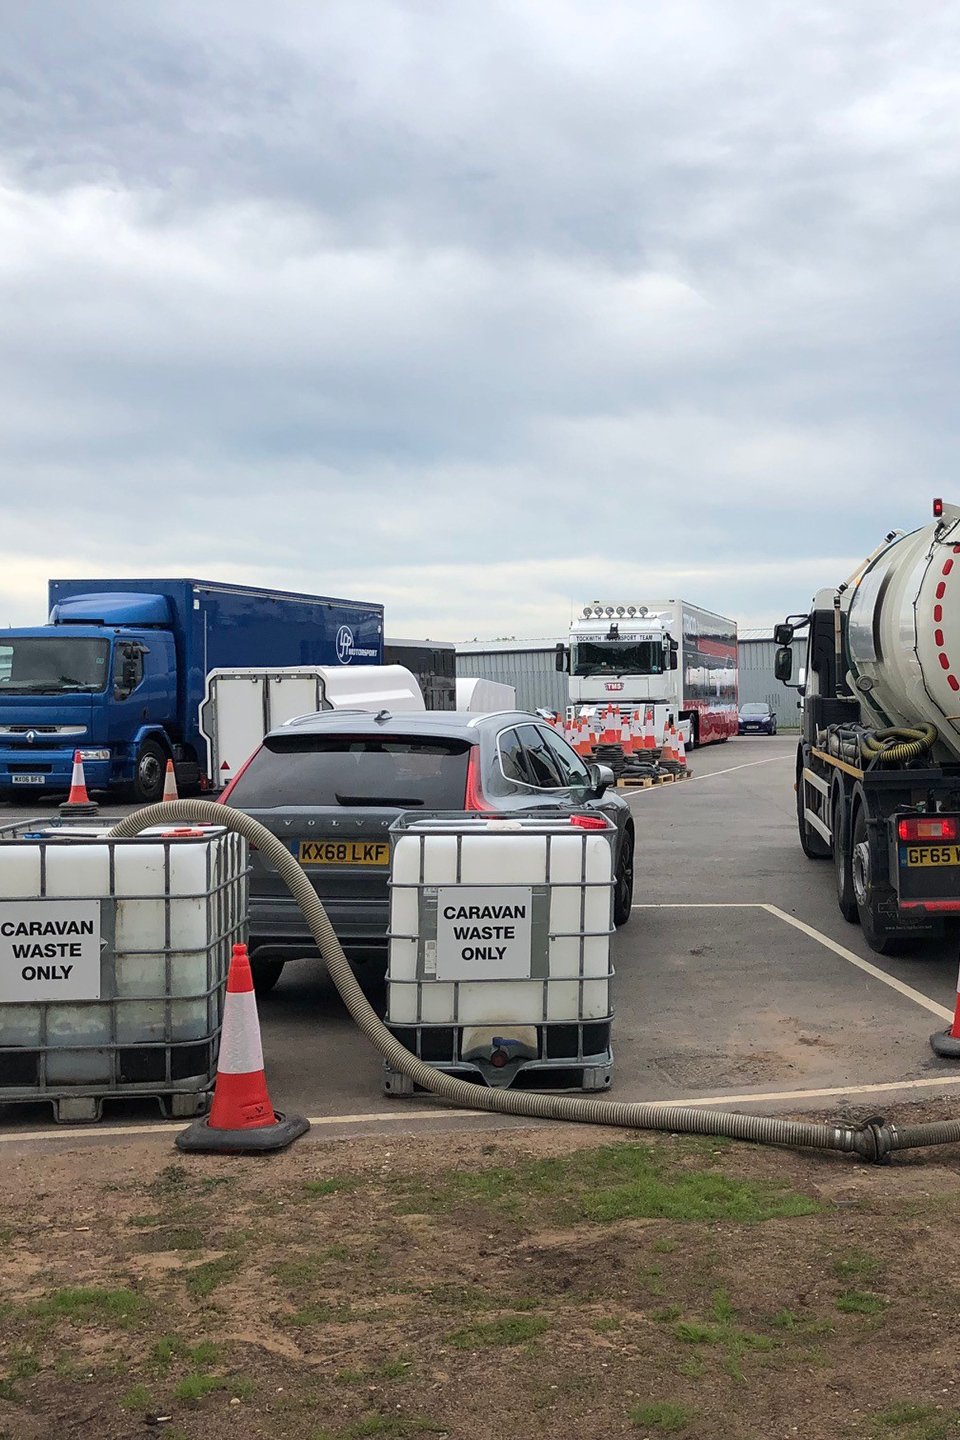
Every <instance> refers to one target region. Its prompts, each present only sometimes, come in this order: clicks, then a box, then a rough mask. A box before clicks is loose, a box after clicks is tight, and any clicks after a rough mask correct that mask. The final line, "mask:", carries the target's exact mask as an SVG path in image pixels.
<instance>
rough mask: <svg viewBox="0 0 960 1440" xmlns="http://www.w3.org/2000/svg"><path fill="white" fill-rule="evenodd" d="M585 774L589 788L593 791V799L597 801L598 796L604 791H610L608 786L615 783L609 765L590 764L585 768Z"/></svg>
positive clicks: (614, 777)
mask: <svg viewBox="0 0 960 1440" xmlns="http://www.w3.org/2000/svg"><path fill="white" fill-rule="evenodd" d="M587 772H588V774H589V776H590V788H591V790H592V791H593V794H594V798H595V799H597V800H599V799H600V796H601V795H602V794H603V792H604V791H605V790H609V789H610V786H611V785H613V784H614V783H615V781H616V778H617V777H616V776H615V775H614V773H613V771H612V770H611V769H610V766H609V765H597V764H596V763H592V764H590V765H588V766H587Z"/></svg>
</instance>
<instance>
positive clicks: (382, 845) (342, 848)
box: [297, 840, 390, 865]
mask: <svg viewBox="0 0 960 1440" xmlns="http://www.w3.org/2000/svg"><path fill="white" fill-rule="evenodd" d="M297 859H298V860H299V861H300V864H301V865H389V863H390V846H389V844H387V842H386V841H384V840H301V841H300V848H299V850H298V852H297Z"/></svg>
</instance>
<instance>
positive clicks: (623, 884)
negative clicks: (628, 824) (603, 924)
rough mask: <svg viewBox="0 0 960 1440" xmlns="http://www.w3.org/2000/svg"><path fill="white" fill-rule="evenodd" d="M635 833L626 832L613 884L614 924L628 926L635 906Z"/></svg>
mask: <svg viewBox="0 0 960 1440" xmlns="http://www.w3.org/2000/svg"><path fill="white" fill-rule="evenodd" d="M633 849H634V843H633V831H632V830H625V831H624V834H623V843H622V844H621V846H620V860H619V862H618V864H617V873H616V875H615V876H614V882H613V886H614V888H613V923H614V925H617V926H620V925H626V923H627V921H628V920H629V919H630V916H631V914H632V913H633V912H632V906H633Z"/></svg>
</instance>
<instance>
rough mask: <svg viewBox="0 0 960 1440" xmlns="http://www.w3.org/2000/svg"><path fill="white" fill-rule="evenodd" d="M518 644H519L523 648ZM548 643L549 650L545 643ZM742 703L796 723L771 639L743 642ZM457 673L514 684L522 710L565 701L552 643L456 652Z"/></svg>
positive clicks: (793, 695) (793, 700) (799, 655)
mask: <svg viewBox="0 0 960 1440" xmlns="http://www.w3.org/2000/svg"><path fill="white" fill-rule="evenodd" d="M521 643H522V642H518V644H521ZM548 643H549V649H548V648H547V644H548ZM803 648H804V647H803V646H802V645H800V646H795V647H794V654H795V658H794V662H793V678H794V680H796V679H797V674H798V670H799V667H800V666H801V665H802V664H803ZM739 651H740V703H741V704H743V703H744V702H745V701H747V700H765V701H766V702H767V704H768V705H772V706H773V709H774V712H775V713H776V716H777V723H778V725H781V726H784V727H787V726H794V727H795V726H797V725H799V723H800V722H799V718H798V715H799V712H798V710H797V692H796V690H788V689H786V687H785V686H783V685H781V684H780V682H779V680H777V679H776V677H775V676H774V673H773V660H774V656H775V655H776V653H777V647H776V645H775V644H774V642H773V641H772V640H759V639H757V640H753V639H751V640H741V641H740V644H739ZM457 674H458V675H464V676H473V675H480V676H482V677H483V678H484V679H486V680H499V681H500V683H501V684H503V685H513V686H514V688H515V689H516V692H517V706H518V708H519V709H520V710H538V709H549V710H562V709H563V708H564V707H565V706H566V704H567V703H568V701H567V678H568V677H567V676H566V675H562V674H560V673H559V672H558V671H557V669H556V666H555V650H554V644H553V642H552V641H550V642H546V641H544V642H541V644H540V645H539V646H537V645H536V643H535V642H530V646H529V648H519V649H510V648H507V646H506V645H505V644H504V642H501V643H500V645H498V646H497V647H496V648H493V647H492V648H491V649H490V650H483V649H480V648H479V647H478V648H477V649H476V650H474V649H473V648H472V647H471V648H470V649H469V650H466V649H464V650H461V649H459V648H458V650H457Z"/></svg>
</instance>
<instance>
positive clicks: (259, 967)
mask: <svg viewBox="0 0 960 1440" xmlns="http://www.w3.org/2000/svg"><path fill="white" fill-rule="evenodd" d="M283 966H284V962H283V961H282V960H259V959H258V958H257V955H256V953H254V954H253V955H251V957H250V971H251V974H252V975H253V988H254V990H255V991H256V993H257V994H258V995H269V993H270V991H271V990H272V989H273V988H274V986H275V985H276V983H277V981H278V980H279V979H280V976H281V975H282V974H283Z"/></svg>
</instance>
